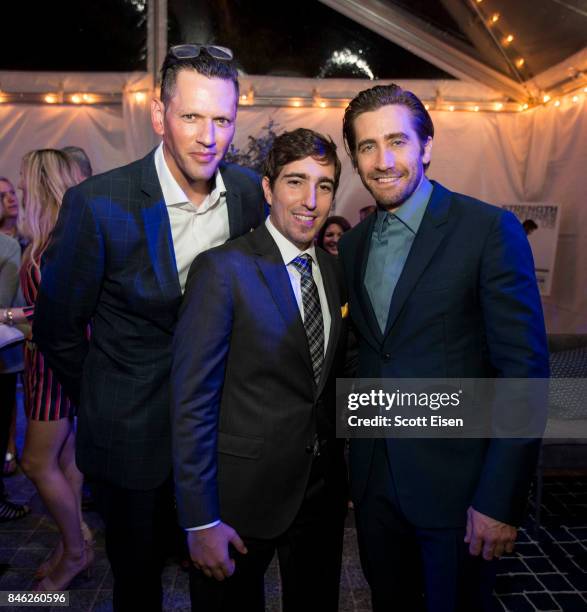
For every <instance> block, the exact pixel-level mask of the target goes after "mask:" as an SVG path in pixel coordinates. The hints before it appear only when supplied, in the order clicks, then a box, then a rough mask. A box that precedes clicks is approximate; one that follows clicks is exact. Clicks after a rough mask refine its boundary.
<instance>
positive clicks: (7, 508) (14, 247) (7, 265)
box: [0, 233, 30, 523]
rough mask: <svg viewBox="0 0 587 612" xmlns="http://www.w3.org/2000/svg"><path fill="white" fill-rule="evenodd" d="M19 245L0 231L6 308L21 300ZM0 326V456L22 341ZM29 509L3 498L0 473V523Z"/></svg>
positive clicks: (0, 294) (1, 293)
mask: <svg viewBox="0 0 587 612" xmlns="http://www.w3.org/2000/svg"><path fill="white" fill-rule="evenodd" d="M19 268H20V246H19V244H18V242H17V241H16V240H14V238H9V237H8V236H4V235H3V234H1V233H0V304H2V305H5V306H7V307H8V308H10V307H11V306H16V305H19V304H20V303H21V300H22V298H21V297H20V291H19V286H18V270H19ZM2 331H3V330H2V329H0V340H1V342H0V457H3V456H4V454H5V453H6V447H7V444H8V437H9V431H10V422H11V420H12V419H11V415H12V413H13V406H14V403H15V396H16V373H17V372H20V371H22V369H23V367H24V366H23V352H22V340H21V341H20V342H18V341H16V342H9V341H8V340H7V338H6V337H5V336H4V334H3V333H2ZM21 337H22V335H21ZM29 512H30V510H29V508H28V507H27V506H23V505H20V504H15V503H13V502H11V501H9V500H8V499H6V493H5V490H4V482H3V478H2V474H1V473H0V523H2V522H5V521H10V520H13V519H18V518H22V517H23V516H26V515H27V514H28V513H29Z"/></svg>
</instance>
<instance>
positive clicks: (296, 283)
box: [265, 217, 330, 354]
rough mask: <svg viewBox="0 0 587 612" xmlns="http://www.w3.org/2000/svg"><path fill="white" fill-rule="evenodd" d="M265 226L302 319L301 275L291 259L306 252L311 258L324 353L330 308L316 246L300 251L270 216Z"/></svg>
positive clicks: (327, 337)
mask: <svg viewBox="0 0 587 612" xmlns="http://www.w3.org/2000/svg"><path fill="white" fill-rule="evenodd" d="M265 227H266V228H267V230H268V232H269V233H270V234H271V237H272V238H273V240H275V242H276V244H277V248H278V249H279V252H280V253H281V257H282V258H283V263H284V264H285V267H286V268H287V273H288V274H289V282H290V283H291V288H292V289H293V292H294V295H295V297H296V302H297V303H298V308H299V310H300V315H301V316H302V321H303V320H304V306H303V303H302V283H301V281H302V275H301V274H300V273H299V272H298V271H297V269H296V268H295V266H294V265H293V264H292V261H293V260H294V259H295V258H296V257H298V256H299V255H303V254H304V253H307V254H308V255H309V256H310V257H311V258H312V276H313V277H314V282H315V283H316V287H317V288H318V297H319V298H320V308H321V310H322V321H323V322H324V353H325V354H326V347H327V346H328V339H329V337H330V309H329V308H328V301H327V300H326V292H325V291H324V281H323V280H322V274H321V272H320V266H319V265H318V258H317V257H316V247H314V245H312V246H311V247H310V248H308V249H306V250H305V251H300V249H298V247H297V246H296V245H295V244H293V243H292V242H290V241H289V240H288V239H287V238H286V237H285V236H284V235H283V234H282V233H281V232H280V231H279V230H278V229H277V228H276V227H275V225H273V223H271V217H267V219H265Z"/></svg>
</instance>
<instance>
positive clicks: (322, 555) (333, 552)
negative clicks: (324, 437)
mask: <svg viewBox="0 0 587 612" xmlns="http://www.w3.org/2000/svg"><path fill="white" fill-rule="evenodd" d="M315 468H316V466H313V469H312V473H311V475H310V480H309V483H308V486H307V488H306V492H305V495H304V500H303V502H302V506H301V508H300V510H299V512H298V514H297V516H296V518H295V519H294V521H293V523H292V524H291V525H290V527H289V528H288V529H287V530H286V531H285V533H283V534H282V535H280V536H279V537H277V538H272V539H258V538H248V537H246V536H244V537H242V539H243V541H244V543H245V545H246V547H247V550H248V552H247V554H246V555H241V554H239V553H237V552H236V550H234V548H231V556H232V558H233V559H235V561H236V570H235V572H234V574H233V575H232V576H231V577H230V578H227V579H225V580H223V581H220V582H219V581H216V580H215V579H214V578H208V577H206V576H205V575H204V574H203V573H202V572H201V571H199V570H197V569H195V568H192V569H191V571H190V595H191V600H192V611H193V612H235V611H237V610H238V611H239V612H263V611H264V610H265V594H264V574H265V571H266V570H267V567H268V566H269V564H270V562H271V559H272V558H273V555H274V554H275V553H276V552H277V556H278V560H279V570H280V575H281V584H282V601H283V612H302V611H303V612H337V610H338V592H339V585H340V571H341V560H342V540H343V532H344V516H345V512H346V503H347V499H346V491H345V490H341V491H340V494H338V493H337V494H336V495H335V496H334V497H333V496H332V495H331V494H330V493H327V491H326V489H325V487H324V481H323V479H322V478H321V476H320V472H319V469H315Z"/></svg>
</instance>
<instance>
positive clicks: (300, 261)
mask: <svg viewBox="0 0 587 612" xmlns="http://www.w3.org/2000/svg"><path fill="white" fill-rule="evenodd" d="M291 263H292V264H293V266H294V267H295V269H296V270H297V271H298V272H299V273H300V275H301V281H300V286H301V289H302V306H303V308H304V327H305V329H306V336H307V337H308V345H309V346H310V358H311V359H312V369H313V370H314V380H315V381H316V384H318V381H319V380H320V373H321V372H322V364H323V362H324V321H323V319H322V308H321V307H320V297H319V296H318V287H316V283H315V282H314V278H313V276H312V258H311V257H310V256H309V255H308V254H307V253H304V254H303V255H300V256H298V257H296V258H295V259H294V260H293V261H292V262H291Z"/></svg>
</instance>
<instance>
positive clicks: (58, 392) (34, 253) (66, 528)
mask: <svg viewBox="0 0 587 612" xmlns="http://www.w3.org/2000/svg"><path fill="white" fill-rule="evenodd" d="M81 179H82V176H81V174H80V171H79V167H78V166H77V164H75V163H74V162H73V160H71V158H70V157H69V156H68V155H67V154H65V153H63V152H62V151H58V150H54V149H42V150H38V151H31V152H30V153H27V154H26V155H25V156H24V158H23V160H22V166H21V181H20V184H19V188H20V189H21V190H22V192H23V196H22V202H23V214H22V218H21V219H19V228H20V231H21V232H22V234H23V235H24V236H25V238H27V239H28V240H29V241H30V242H29V245H28V247H27V248H26V250H25V252H24V255H23V260H22V266H21V270H20V282H21V288H22V293H23V296H24V299H25V303H26V304H27V306H25V307H24V308H14V309H6V308H5V309H0V323H4V324H7V325H11V324H14V323H22V322H25V321H29V322H32V319H33V317H34V311H35V300H36V297H37V291H38V288H39V284H40V282H41V269H40V263H41V256H42V254H43V251H44V250H45V248H46V247H47V243H48V241H49V236H50V234H51V231H52V229H53V227H54V225H55V222H56V221H57V215H58V213H59V208H60V206H61V200H62V198H63V194H64V193H65V191H66V190H67V189H68V188H69V187H72V186H73V185H76V184H77V183H79V182H80V180H81ZM24 381H25V409H26V413H27V418H28V423H27V432H26V437H25V445H24V450H23V455H22V459H21V467H22V469H23V471H24V472H25V473H26V475H27V476H28V477H29V478H30V479H31V480H32V482H33V483H34V484H35V486H36V488H37V490H38V492H39V495H40V496H41V499H42V500H43V502H44V503H45V506H46V507H47V510H48V511H49V513H50V514H51V516H52V517H53V519H54V520H55V522H56V524H57V527H58V528H59V531H60V534H61V541H60V543H59V545H58V546H57V547H56V549H55V550H54V551H53V553H52V554H51V557H50V558H49V559H48V560H47V561H46V562H45V563H43V564H42V565H41V567H39V569H38V570H37V574H36V576H37V577H38V578H40V579H41V580H40V582H38V583H37V585H36V589H37V590H46V591H53V590H57V591H62V590H65V589H66V588H67V586H68V585H69V583H70V582H71V581H72V580H73V578H74V577H75V576H77V575H78V574H79V573H81V572H83V571H85V570H87V569H88V567H89V566H90V565H91V563H92V561H93V557H94V551H93V548H92V546H91V533H90V531H89V529H88V528H87V526H85V524H84V523H83V520H82V516H81V501H80V498H81V488H82V483H83V477H82V474H81V472H80V471H79V470H78V469H77V466H76V464H75V433H74V424H73V417H74V407H73V406H72V404H71V402H70V400H69V398H68V397H67V395H66V394H65V392H64V390H63V388H62V387H61V385H60V384H59V382H58V381H57V379H56V377H55V376H54V374H53V372H52V370H51V369H50V367H49V366H48V365H47V363H46V361H45V359H44V357H43V355H42V354H41V353H40V352H39V351H38V350H37V347H36V346H35V345H34V344H33V343H32V342H31V341H30V340H27V341H26V343H25V374H24Z"/></svg>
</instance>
